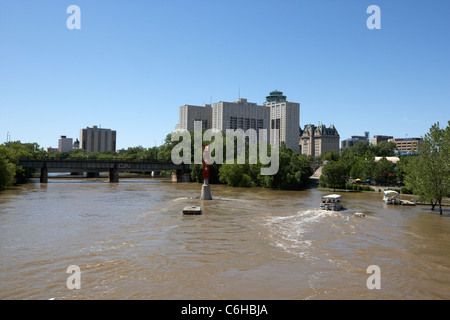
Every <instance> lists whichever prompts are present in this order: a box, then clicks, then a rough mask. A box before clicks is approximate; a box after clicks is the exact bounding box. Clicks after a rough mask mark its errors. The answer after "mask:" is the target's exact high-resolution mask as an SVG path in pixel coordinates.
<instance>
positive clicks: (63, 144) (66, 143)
mask: <svg viewBox="0 0 450 320" xmlns="http://www.w3.org/2000/svg"><path fill="white" fill-rule="evenodd" d="M72 142H73V139H72V138H67V137H66V136H61V138H59V140H58V151H59V152H70V151H72V149H73V147H72Z"/></svg>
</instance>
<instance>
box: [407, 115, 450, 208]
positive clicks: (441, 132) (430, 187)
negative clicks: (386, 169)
mask: <svg viewBox="0 0 450 320" xmlns="http://www.w3.org/2000/svg"><path fill="white" fill-rule="evenodd" d="M449 159H450V121H449V122H448V124H447V127H446V128H445V129H441V128H440V127H439V122H438V123H436V124H434V125H433V126H432V127H431V128H430V131H429V132H428V133H427V134H426V135H425V137H424V138H423V140H422V143H421V145H420V146H419V155H418V156H416V157H414V158H413V159H411V160H410V161H409V162H408V166H407V174H406V177H405V184H406V186H407V187H408V188H409V189H412V190H413V191H414V193H415V194H418V195H420V198H421V200H422V201H426V202H429V203H430V204H431V209H432V210H434V209H435V206H436V205H439V212H440V214H442V199H443V198H444V197H446V196H448V195H449V192H450V191H449V188H450V168H449V162H450V161H449Z"/></svg>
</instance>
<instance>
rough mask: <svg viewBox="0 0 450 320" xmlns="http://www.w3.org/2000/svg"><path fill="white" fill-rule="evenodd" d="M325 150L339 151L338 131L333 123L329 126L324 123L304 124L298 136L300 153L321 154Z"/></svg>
mask: <svg viewBox="0 0 450 320" xmlns="http://www.w3.org/2000/svg"><path fill="white" fill-rule="evenodd" d="M327 151H335V152H338V153H339V133H338V131H337V130H336V128H335V127H334V125H330V127H329V128H327V127H326V126H325V125H324V124H319V126H317V127H316V126H314V125H312V124H308V125H305V129H304V130H303V131H302V132H301V136H300V153H301V154H304V155H310V156H321V155H322V154H324V153H326V152H327Z"/></svg>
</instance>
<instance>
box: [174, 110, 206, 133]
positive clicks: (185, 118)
mask: <svg viewBox="0 0 450 320" xmlns="http://www.w3.org/2000/svg"><path fill="white" fill-rule="evenodd" d="M211 119H212V108H211V105H210V104H204V105H203V106H193V105H188V104H185V105H184V106H181V107H180V117H179V123H178V127H177V128H179V129H185V130H188V131H194V121H201V122H202V129H203V130H207V129H211V128H212V120H211Z"/></svg>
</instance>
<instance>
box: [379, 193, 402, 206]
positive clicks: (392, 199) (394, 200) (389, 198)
mask: <svg viewBox="0 0 450 320" xmlns="http://www.w3.org/2000/svg"><path fill="white" fill-rule="evenodd" d="M398 195H399V193H398V192H397V191H394V190H385V191H384V196H383V201H384V203H386V204H402V201H401V200H400V198H399V197H398Z"/></svg>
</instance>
